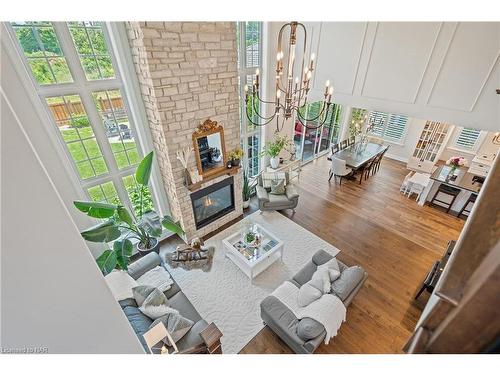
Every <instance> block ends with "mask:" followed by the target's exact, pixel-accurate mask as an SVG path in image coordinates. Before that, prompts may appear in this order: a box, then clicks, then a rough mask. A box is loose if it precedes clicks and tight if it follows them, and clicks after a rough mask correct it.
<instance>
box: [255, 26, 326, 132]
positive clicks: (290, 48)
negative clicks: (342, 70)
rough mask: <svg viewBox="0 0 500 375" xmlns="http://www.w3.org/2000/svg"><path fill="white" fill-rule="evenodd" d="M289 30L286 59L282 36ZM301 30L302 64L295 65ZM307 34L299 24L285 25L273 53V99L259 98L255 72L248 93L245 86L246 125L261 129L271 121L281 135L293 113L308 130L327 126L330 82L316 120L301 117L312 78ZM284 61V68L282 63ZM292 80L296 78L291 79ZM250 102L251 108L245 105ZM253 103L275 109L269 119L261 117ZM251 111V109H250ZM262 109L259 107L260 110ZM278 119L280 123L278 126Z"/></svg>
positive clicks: (257, 75) (312, 58) (257, 76)
mask: <svg viewBox="0 0 500 375" xmlns="http://www.w3.org/2000/svg"><path fill="white" fill-rule="evenodd" d="M288 29H289V33H290V34H289V39H288V44H287V46H286V52H287V56H286V58H285V53H284V50H283V47H282V42H283V34H284V32H285V30H288ZM299 29H302V31H303V35H304V41H303V45H304V49H303V53H302V61H301V62H300V64H296V60H295V57H296V47H297V31H298V30H299ZM306 41H307V31H306V28H305V26H304V25H303V24H302V23H299V22H289V23H286V24H284V25H283V26H282V27H281V29H280V32H279V35H278V47H277V53H276V98H275V99H274V101H266V100H263V99H262V98H261V97H260V94H259V86H260V71H259V69H257V70H256V71H255V80H254V81H253V84H252V88H251V91H250V89H249V87H248V85H245V103H246V106H245V107H246V115H247V118H248V121H250V123H252V124H253V125H255V126H264V125H267V124H269V123H270V122H271V121H273V120H274V119H276V131H281V130H282V129H283V126H284V123H285V121H286V120H288V119H289V118H291V117H292V116H293V114H294V113H296V114H297V119H298V120H299V121H300V123H301V124H302V125H304V126H305V127H306V128H309V129H318V128H319V127H321V126H323V124H324V123H325V122H326V118H327V116H326V114H327V113H328V109H329V108H330V105H331V101H332V95H333V86H331V85H330V81H329V80H328V81H326V84H325V92H324V100H323V102H322V103H321V109H320V111H319V113H318V115H317V116H316V117H313V118H305V117H303V115H302V114H301V113H300V112H301V111H300V110H299V109H300V108H303V107H305V106H306V105H307V104H308V103H307V95H308V93H309V90H310V89H311V86H310V85H311V78H312V74H313V71H314V59H315V54H314V53H312V54H311V57H310V61H309V64H306V56H305V55H306V49H307V43H306ZM285 60H286V67H285V65H284V62H285ZM296 65H298V66H300V72H298V75H295V72H296V68H297V66H296ZM294 77H295V78H294ZM249 102H250V106H249V105H248V104H249ZM256 102H260V103H262V104H264V105H265V104H269V105H273V106H274V113H273V114H272V115H270V116H267V117H266V116H263V115H262V114H260V113H259V111H258V110H257V107H256V105H255V103H256ZM249 107H250V108H249ZM261 108H262V107H261ZM252 114H255V115H257V118H258V121H254V119H253V118H252ZM280 116H281V119H282V122H281V126H280ZM317 120H319V124H317V125H314V126H312V125H310V124H308V123H309V122H312V121H317Z"/></svg>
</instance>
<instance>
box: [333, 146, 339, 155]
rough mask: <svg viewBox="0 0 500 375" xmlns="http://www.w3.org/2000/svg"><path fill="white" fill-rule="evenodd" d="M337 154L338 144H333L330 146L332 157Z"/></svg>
mask: <svg viewBox="0 0 500 375" xmlns="http://www.w3.org/2000/svg"><path fill="white" fill-rule="evenodd" d="M337 152H339V144H338V143H335V144H334V145H332V155H334V154H336V153H337Z"/></svg>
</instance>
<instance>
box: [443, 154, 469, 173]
mask: <svg viewBox="0 0 500 375" xmlns="http://www.w3.org/2000/svg"><path fill="white" fill-rule="evenodd" d="M446 165H449V166H450V171H449V172H448V175H450V176H454V175H456V174H457V173H458V169H459V168H460V167H466V166H467V159H466V158H464V157H463V156H452V157H451V158H449V159H448V160H446Z"/></svg>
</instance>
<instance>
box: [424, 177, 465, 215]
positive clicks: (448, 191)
mask: <svg viewBox="0 0 500 375" xmlns="http://www.w3.org/2000/svg"><path fill="white" fill-rule="evenodd" d="M460 191H461V190H460V189H457V188H454V187H452V186H449V185H445V184H441V185H439V187H438V190H437V191H436V194H434V196H433V197H432V200H431V202H430V205H431V206H432V205H433V204H434V201H436V202H439V203H442V204H445V205H446V207H445V208H446V213H448V212H450V209H451V207H452V206H453V203H455V199H457V196H458V194H460ZM439 193H442V194H444V195H448V196H451V197H452V200H451V202H446V201H442V200H439V199H437V196H438V194H439ZM434 205H436V206H439V207H443V206H441V205H439V204H434Z"/></svg>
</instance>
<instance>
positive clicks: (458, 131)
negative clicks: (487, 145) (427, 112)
mask: <svg viewBox="0 0 500 375" xmlns="http://www.w3.org/2000/svg"><path fill="white" fill-rule="evenodd" d="M464 129H474V130H478V131H479V134H478V136H477V138H476V141H475V142H474V145H473V146H472V147H471V148H467V147H463V146H461V145H459V144H458V143H457V142H458V139H459V138H460V136H461V134H462V131H464ZM455 131H456V133H455V134H454V136H453V138H452V142H451V146H450V147H449V148H451V149H453V150H457V151H462V152H466V153H467V152H468V153H471V154H475V153H476V152H477V151H478V150H479V149H480V148H481V145H482V144H483V141H484V138H485V137H486V135H487V132H484V131H482V130H479V129H475V128H467V127H465V126H460V127H457V129H456V130H455Z"/></svg>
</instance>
